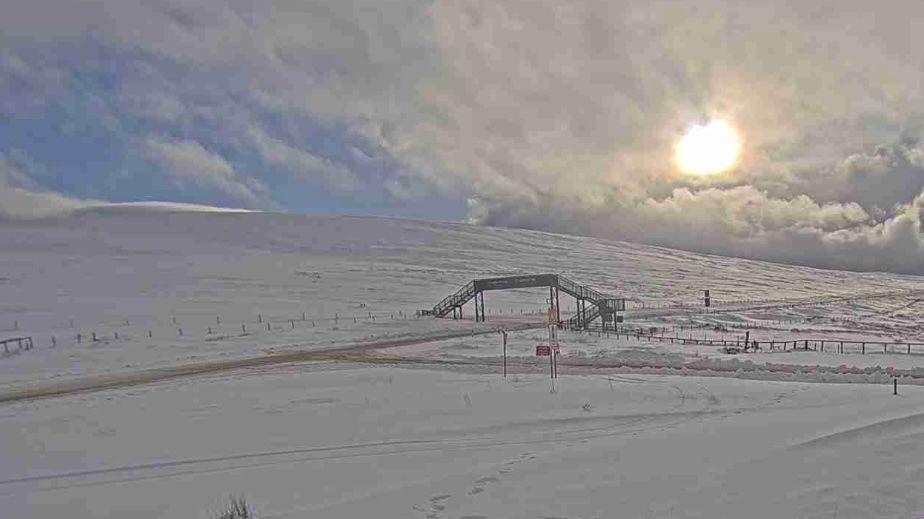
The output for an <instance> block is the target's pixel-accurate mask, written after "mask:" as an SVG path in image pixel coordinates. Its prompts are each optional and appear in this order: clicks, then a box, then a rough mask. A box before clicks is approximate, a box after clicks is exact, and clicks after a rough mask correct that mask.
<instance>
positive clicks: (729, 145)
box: [674, 119, 741, 175]
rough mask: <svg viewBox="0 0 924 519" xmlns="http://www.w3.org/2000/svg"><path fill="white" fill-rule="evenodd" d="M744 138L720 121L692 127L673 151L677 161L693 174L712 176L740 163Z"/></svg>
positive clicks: (678, 164) (687, 171)
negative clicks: (739, 157)
mask: <svg viewBox="0 0 924 519" xmlns="http://www.w3.org/2000/svg"><path fill="white" fill-rule="evenodd" d="M740 154H741V138H740V137H739V136H738V132H737V131H735V129H734V128H732V127H731V125H729V124H728V123H726V122H725V121H723V120H721V119H713V120H711V121H709V122H708V123H706V124H704V125H699V124H697V125H694V126H691V127H690V128H689V129H688V130H687V132H686V133H685V134H684V135H683V137H681V139H680V141H679V142H678V143H677V147H676V149H675V150H674V161H675V163H676V164H677V167H678V168H680V170H681V171H683V172H684V173H687V174H690V175H713V174H716V173H721V172H723V171H728V170H729V169H731V168H732V167H734V166H735V164H736V163H737V162H738V156H739V155H740Z"/></svg>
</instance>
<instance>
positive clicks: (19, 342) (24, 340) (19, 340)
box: [0, 337, 34, 355]
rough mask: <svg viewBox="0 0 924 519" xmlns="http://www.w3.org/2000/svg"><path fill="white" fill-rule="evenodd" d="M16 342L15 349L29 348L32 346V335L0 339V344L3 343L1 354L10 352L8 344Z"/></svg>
mask: <svg viewBox="0 0 924 519" xmlns="http://www.w3.org/2000/svg"><path fill="white" fill-rule="evenodd" d="M13 343H15V344H16V351H22V350H31V349H32V348H33V347H34V344H33V342H32V337H12V338H10V339H3V340H0V344H2V345H3V354H4V355H9V354H10V345H11V344H13Z"/></svg>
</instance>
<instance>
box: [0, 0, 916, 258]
mask: <svg viewBox="0 0 924 519" xmlns="http://www.w3.org/2000/svg"><path fill="white" fill-rule="evenodd" d="M59 4H61V3H60V2H53V1H52V0H36V1H33V2H29V3H27V4H23V5H22V6H17V9H14V10H10V11H11V12H10V13H5V15H4V17H3V18H2V19H0V35H2V36H0V41H2V42H3V43H4V44H6V48H7V49H12V50H8V51H6V53H5V54H4V56H5V57H4V61H3V62H0V89H5V90H3V92H6V91H10V92H13V91H15V92H18V93H19V94H18V95H21V96H22V99H23V103H5V104H2V105H0V110H4V109H5V110H7V111H9V110H12V109H14V108H16V109H20V108H19V107H20V106H24V107H27V108H28V107H30V106H37V105H41V104H42V103H43V102H45V99H44V98H43V96H44V97H45V98H47V97H53V96H55V95H57V92H59V91H60V90H61V89H62V88H68V86H67V85H68V84H69V82H68V81H67V80H66V78H67V74H66V73H62V72H61V69H64V70H65V72H66V71H67V65H60V64H59V63H58V62H57V61H55V60H52V59H50V58H48V56H59V55H62V56H65V55H69V54H68V53H69V52H73V53H75V54H74V56H76V57H74V58H73V59H75V60H78V65H77V67H80V63H82V61H81V60H86V59H87V58H86V54H88V53H87V52H85V51H83V50H80V46H73V48H76V49H78V50H76V51H75V50H72V46H68V44H69V43H71V42H74V41H84V42H85V41H86V40H87V39H88V38H89V39H92V41H93V42H99V43H98V44H99V45H101V46H103V47H105V48H106V49H116V51H114V52H113V54H114V55H115V56H116V58H113V60H114V61H115V62H116V63H115V64H112V63H110V62H108V61H106V59H103V60H102V65H101V66H100V67H99V68H100V69H102V70H109V69H110V68H112V69H115V70H117V71H118V77H116V78H114V79H113V81H114V82H115V83H117V88H116V89H115V91H116V94H115V95H116V96H117V101H118V102H116V103H113V105H114V108H113V109H112V112H113V113H114V114H115V115H116V116H118V115H121V116H122V117H125V118H128V119H129V121H130V122H134V121H135V120H140V121H143V123H144V124H145V125H149V126H143V125H142V126H141V128H142V129H143V131H144V132H145V133H143V134H142V135H141V136H139V137H137V138H136V139H134V140H132V141H131V142H132V143H134V144H135V145H137V144H138V143H139V142H140V143H141V146H142V148H143V149H144V150H145V152H146V154H147V156H148V157H150V158H153V159H156V160H157V161H158V162H159V163H161V164H162V165H163V166H164V168H163V170H164V171H163V172H162V174H163V175H165V176H166V178H167V179H168V180H169V181H170V182H172V183H173V184H175V185H178V186H196V187H199V188H202V189H206V190H211V191H213V192H215V193H218V194H220V195H221V196H224V197H226V198H227V199H228V200H233V201H234V202H235V203H237V204H240V205H244V206H248V207H263V206H266V205H271V204H272V203H273V198H274V192H273V190H272V182H273V179H272V178H271V176H270V175H268V174H267V172H265V171H256V170H255V169H254V168H255V167H257V166H260V167H266V168H267V169H269V170H272V171H271V172H273V173H278V172H279V171H278V170H282V171H283V172H288V173H290V174H292V175H291V177H286V178H287V179H288V178H294V179H297V180H298V181H301V182H304V183H306V184H308V185H310V186H317V185H320V186H322V187H326V188H328V189H329V191H331V192H345V193H349V194H351V195H355V196H358V195H357V194H362V195H363V196H377V195H379V194H380V193H383V192H384V193H388V194H390V195H391V196H394V197H396V198H400V199H401V203H402V204H413V203H415V201H418V202H419V201H423V200H425V199H426V198H427V197H429V196H431V194H432V193H434V192H435V193H439V194H441V195H443V196H447V197H449V196H455V197H459V198H462V199H469V200H470V204H469V208H470V213H469V218H470V220H471V221H473V222H477V223H485V224H493V225H509V226H519V227H528V228H535V229H544V230H553V231H559V232H566V233H579V234H591V235H596V236H605V237H611V238H623V239H631V240H635V241H642V242H648V243H656V244H660V245H666V246H672V247H682V248H687V249H695V250H698V251H704V252H716V253H721V254H733V255H740V256H747V257H754V258H764V259H769V260H774V261H786V262H798V263H803V264H809V265H816V266H827V267H839V268H855V269H863V270H870V269H872V270H877V269H883V270H885V269H891V270H896V271H901V272H916V273H924V262H921V261H919V259H920V257H921V246H920V244H921V242H922V237H921V228H920V227H921V214H920V207H921V203H922V202H921V193H922V192H924V159H922V157H924V152H922V150H924V148H922V146H921V145H920V144H919V143H920V142H921V141H922V138H924V111H922V109H921V108H919V107H922V106H924V95H922V94H924V89H922V88H921V85H922V81H924V75H922V73H921V69H920V63H922V62H924V31H921V30H918V29H919V28H917V27H916V26H915V25H916V24H917V22H916V20H919V19H924V5H922V4H921V3H920V2H912V1H906V0H900V1H896V2H893V3H891V4H889V6H888V7H886V8H884V7H883V6H880V5H872V4H869V3H868V2H861V1H859V0H845V1H841V2H831V1H828V0H809V1H805V2H795V3H794V2H789V1H784V0H776V1H774V0H771V1H766V2H736V1H732V0H702V1H699V2H695V3H693V2H640V1H628V0H617V1H609V0H588V1H582V2H568V1H566V2H561V1H554V0H530V1H526V0H507V1H503V2H500V1H487V0H484V1H474V2H453V1H449V0H420V1H418V0H398V1H395V2H385V3H383V2H378V1H375V0H363V1H360V2H334V1H329V2H314V3H310V4H309V3H305V2H301V1H298V0H277V1H273V2H262V3H256V4H255V3H250V4H244V3H240V2H213V1H208V0H191V1H186V2H174V1H168V0H161V1H153V2H143V1H140V0H98V1H96V2H93V3H91V4H82V5H80V6H77V5H76V4H75V5H71V4H67V5H59ZM49 9H54V12H56V13H58V16H55V17H48V16H47V15H46V13H47V12H48V11H49ZM771 21H772V22H771ZM86 35H90V36H86ZM37 42H38V43H37ZM43 45H44V46H47V49H45V54H43V53H42V52H40V51H39V50H36V49H41V48H44V47H43ZM56 45H57V46H56ZM48 49H51V50H48ZM27 50H28V52H27ZM89 54H92V53H89ZM23 56H24V57H23ZM56 67H57V68H56ZM62 78H65V79H62ZM4 79H6V81H7V83H5V85H7V86H6V87H4V86H2V85H4V83H2V81H3V80H4ZM81 79H82V78H81ZM73 82H74V81H71V83H73ZM78 83H79V82H78ZM80 84H83V83H80ZM11 85H39V86H41V87H42V88H36V89H32V88H21V89H20V88H18V87H14V86H11ZM33 90H34V91H36V92H38V94H35V95H33V94H32V92H33ZM36 96H37V97H36ZM6 97H8V98H13V96H12V95H10V96H6ZM27 100H28V102H26V101H27ZM710 117H722V118H723V119H726V120H728V121H729V122H730V123H731V124H733V125H734V126H736V127H737V128H738V129H739V130H740V132H741V134H742V136H743V138H744V150H745V153H744V155H743V157H742V160H741V163H740V165H739V167H738V168H737V169H736V170H735V171H733V172H730V173H727V174H723V175H719V176H715V177H708V178H690V177H685V176H683V175H681V174H679V173H678V172H677V171H676V170H675V168H674V166H673V165H672V162H671V156H672V152H673V147H674V145H675V143H676V141H677V139H678V138H679V136H680V135H681V134H682V133H683V131H684V130H685V129H686V128H687V127H688V126H689V125H691V124H694V123H698V122H702V121H703V120H705V119H708V118H710ZM125 126H126V127H132V128H136V127H138V126H133V125H130V124H129V125H125ZM306 127H310V128H312V129H316V128H317V127H323V129H324V131H326V132H327V133H324V132H312V131H307V130H304V128H306ZM330 128H336V131H328V130H329V129H330ZM316 133H323V135H320V136H318V135H316ZM148 135H171V136H175V137H173V138H166V137H148ZM309 139H312V140H311V141H310V142H311V146H305V145H302V144H303V143H305V142H306V141H308V140H309ZM202 143H208V146H204V145H203V144H202ZM355 149H361V150H365V151H368V150H374V153H372V154H373V155H375V158H374V160H367V157H366V155H365V153H364V152H360V153H358V154H355V156H354V158H355V160H353V159H348V158H347V153H348V150H355ZM218 150H225V152H224V154H222V153H220V152H219V151H218ZM227 150H234V153H230V152H227ZM0 151H2V150H0ZM247 157H251V158H255V159H256V160H250V161H248V160H247ZM386 162H387V164H386V166H387V167H383V166H382V164H385V163H386ZM363 168H366V169H363ZM380 171H384V173H382V174H379V172H380ZM258 178H259V180H257V179H258ZM280 184H281V185H283V186H284V187H283V188H282V189H285V190H287V191H288V190H291V185H290V183H289V182H288V181H286V182H280ZM370 186H373V187H375V188H377V189H378V190H376V189H369V187H370ZM322 191H324V190H322ZM370 193H374V194H375V195H371V194H370ZM293 198H294V197H293Z"/></svg>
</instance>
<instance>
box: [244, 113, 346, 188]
mask: <svg viewBox="0 0 924 519" xmlns="http://www.w3.org/2000/svg"><path fill="white" fill-rule="evenodd" d="M248 134H249V137H250V139H251V142H252V143H253V145H254V146H255V147H256V149H257V151H258V152H259V153H260V156H261V157H262V158H263V160H264V161H266V162H267V163H270V164H274V165H277V166H280V167H282V168H285V169H288V170H289V171H291V172H293V173H295V174H297V175H298V176H301V177H302V179H303V180H308V181H311V182H315V183H321V184H324V185H327V186H330V187H332V188H334V189H337V190H341V191H351V190H354V189H357V188H358V187H360V185H361V183H360V181H359V179H358V178H356V176H355V175H354V174H353V173H352V172H351V171H350V170H349V169H348V168H346V167H345V166H343V165H342V164H336V163H334V162H332V161H330V160H329V159H325V158H322V157H318V156H316V155H313V154H311V153H309V152H307V151H305V150H302V149H299V148H296V147H294V146H291V145H289V144H288V143H286V142H285V141H283V140H281V139H276V138H273V137H271V136H270V135H267V133H266V132H265V131H264V130H263V129H262V128H260V127H259V126H256V125H254V126H251V127H250V130H249V132H248Z"/></svg>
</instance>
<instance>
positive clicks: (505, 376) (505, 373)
mask: <svg viewBox="0 0 924 519" xmlns="http://www.w3.org/2000/svg"><path fill="white" fill-rule="evenodd" d="M501 333H502V334H503V335H504V378H507V332H506V331H504V330H501Z"/></svg>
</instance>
